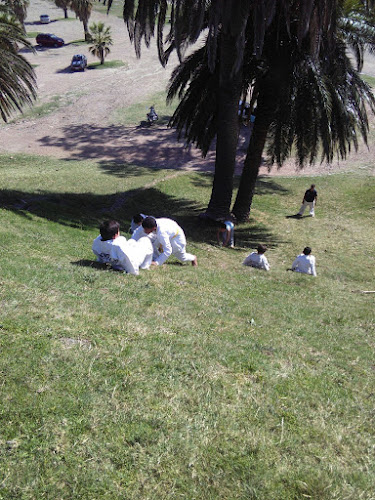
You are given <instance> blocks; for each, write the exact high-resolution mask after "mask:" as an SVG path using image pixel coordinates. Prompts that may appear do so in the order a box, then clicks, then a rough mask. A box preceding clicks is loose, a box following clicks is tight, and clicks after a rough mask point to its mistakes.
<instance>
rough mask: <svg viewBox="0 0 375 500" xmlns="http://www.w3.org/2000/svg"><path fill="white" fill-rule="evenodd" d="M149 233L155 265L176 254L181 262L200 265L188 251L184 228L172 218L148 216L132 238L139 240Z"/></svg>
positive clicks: (153, 263)
mask: <svg viewBox="0 0 375 500" xmlns="http://www.w3.org/2000/svg"><path fill="white" fill-rule="evenodd" d="M145 234H146V235H148V236H149V237H150V238H151V240H152V242H153V246H154V258H153V261H152V265H153V266H161V265H162V264H164V262H165V261H166V260H167V259H168V258H169V257H170V255H172V254H173V255H174V256H175V257H176V258H177V259H178V260H179V261H180V262H191V264H192V265H193V266H197V265H198V261H197V257H196V256H195V255H193V254H191V253H187V252H186V237H185V233H184V231H183V229H182V228H181V227H180V226H179V225H178V224H177V222H175V221H174V220H172V219H167V218H161V219H154V217H146V218H145V219H143V221H142V225H141V226H140V227H139V228H138V229H136V230H135V231H134V233H133V234H132V239H134V240H138V239H139V238H141V237H142V236H144V235H145Z"/></svg>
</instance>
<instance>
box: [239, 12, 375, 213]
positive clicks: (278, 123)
mask: <svg viewBox="0 0 375 500" xmlns="http://www.w3.org/2000/svg"><path fill="white" fill-rule="evenodd" d="M345 3H347V2H341V5H339V7H340V8H338V9H337V11H336V17H335V18H333V19H332V23H333V24H334V26H335V33H334V35H335V36H334V38H333V39H332V40H325V39H324V38H323V39H322V42H321V44H320V47H319V50H318V51H316V52H315V51H314V50H313V51H312V50H311V46H310V45H309V44H306V43H305V44H302V45H301V46H299V45H298V43H297V41H296V36H295V33H293V31H291V32H290V33H287V32H285V31H284V32H282V31H280V29H277V30H276V27H274V28H272V27H270V29H269V32H268V35H267V39H266V40H265V46H264V51H263V60H264V64H265V65H266V68H267V69H266V71H265V73H263V75H260V77H258V79H257V87H258V88H259V93H258V96H257V118H256V121H255V124H254V129H253V134H252V137H251V140H250V144H249V148H248V151H247V156H246V159H245V164H244V169H243V172H242V175H241V180H240V185H239V189H238V193H237V198H236V201H235V204H234V206H233V210H232V212H233V214H234V215H235V217H236V218H237V220H239V221H241V220H246V219H247V218H248V216H249V213H250V208H251V203H252V198H253V194H254V189H255V182H256V179H257V177H258V173H259V167H260V165H261V161H262V153H263V151H264V148H265V144H266V139H267V140H268V147H267V152H268V156H269V158H270V163H271V164H272V163H274V162H276V163H277V165H278V166H279V167H281V166H282V164H283V162H284V161H285V160H286V158H288V157H289V156H290V155H291V152H292V148H294V149H295V151H296V158H297V162H298V164H299V166H300V168H302V167H303V166H304V165H305V164H306V163H313V162H314V161H315V160H316V158H317V156H318V155H320V157H321V161H324V160H325V161H327V163H331V162H332V161H333V158H334V157H335V156H337V157H338V158H341V159H344V158H346V156H347V154H348V153H349V152H350V151H351V149H352V148H354V149H355V150H356V149H357V147H358V136H361V137H362V138H363V140H364V142H365V143H367V132H368V120H367V111H366V109H367V106H368V107H369V108H370V110H371V112H374V111H375V99H374V96H373V94H372V91H371V88H370V87H369V86H368V85H367V84H366V83H365V82H364V81H363V80H362V79H361V78H360V76H359V74H358V71H357V70H358V69H360V68H361V66H362V63H363V51H364V49H365V48H371V49H372V50H373V49H374V48H375V37H374V34H375V33H374V28H373V27H372V26H369V25H368V24H367V23H366V22H365V19H364V18H362V21H361V22H359V19H358V18H357V17H354V18H352V19H350V18H347V17H345V16H343V14H344V7H345ZM371 32H372V37H371V36H369V33H370V34H371ZM293 35H294V36H293ZM349 35H350V36H349ZM276 36H277V38H276ZM268 37H269V38H268ZM276 40H277V43H275V42H276ZM348 47H352V48H354V49H355V50H354V55H355V57H356V63H357V69H356V68H355V67H354V64H353V62H352V60H351V59H350V58H349V57H348V55H347V48H348Z"/></svg>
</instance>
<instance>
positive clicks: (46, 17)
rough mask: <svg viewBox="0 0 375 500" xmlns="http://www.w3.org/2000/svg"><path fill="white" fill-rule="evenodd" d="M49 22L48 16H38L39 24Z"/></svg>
mask: <svg viewBox="0 0 375 500" xmlns="http://www.w3.org/2000/svg"><path fill="white" fill-rule="evenodd" d="M50 22H51V19H50V18H49V15H48V14H42V15H41V16H40V23H41V24H49V23H50Z"/></svg>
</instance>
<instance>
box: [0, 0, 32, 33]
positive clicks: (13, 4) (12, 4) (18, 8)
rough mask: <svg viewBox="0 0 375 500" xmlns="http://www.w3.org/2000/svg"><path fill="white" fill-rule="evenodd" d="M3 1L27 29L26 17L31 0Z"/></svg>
mask: <svg viewBox="0 0 375 500" xmlns="http://www.w3.org/2000/svg"><path fill="white" fill-rule="evenodd" d="M3 3H4V5H5V6H6V7H7V8H8V9H9V11H10V12H11V13H12V14H14V16H15V17H16V19H17V20H18V21H19V22H20V23H21V26H22V28H23V30H24V31H25V19H26V15H27V8H28V6H29V3H30V2H29V0H3Z"/></svg>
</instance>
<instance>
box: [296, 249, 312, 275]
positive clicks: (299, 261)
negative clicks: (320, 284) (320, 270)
mask: <svg viewBox="0 0 375 500" xmlns="http://www.w3.org/2000/svg"><path fill="white" fill-rule="evenodd" d="M291 270H292V271H295V272H297V273H304V274H311V275H312V276H316V269H315V257H314V256H313V255H311V248H310V247H305V248H304V249H303V252H302V253H301V254H300V255H298V257H297V258H296V259H295V261H294V262H293V264H292V269H291Z"/></svg>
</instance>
